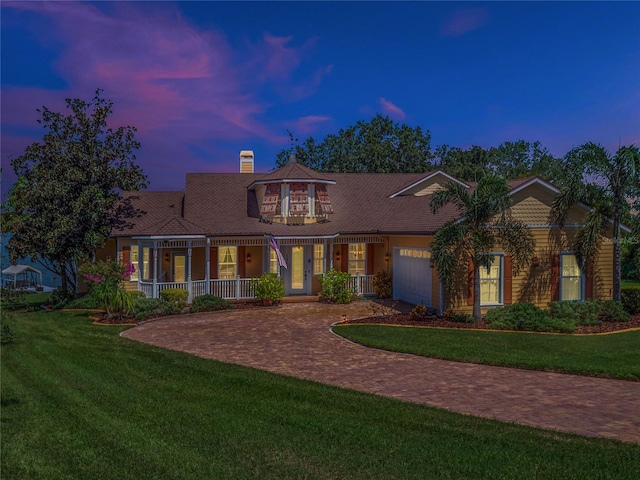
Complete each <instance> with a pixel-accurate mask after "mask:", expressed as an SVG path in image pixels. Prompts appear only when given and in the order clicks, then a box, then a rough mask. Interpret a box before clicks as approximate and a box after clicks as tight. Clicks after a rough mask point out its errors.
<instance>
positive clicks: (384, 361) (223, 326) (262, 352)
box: [122, 301, 640, 443]
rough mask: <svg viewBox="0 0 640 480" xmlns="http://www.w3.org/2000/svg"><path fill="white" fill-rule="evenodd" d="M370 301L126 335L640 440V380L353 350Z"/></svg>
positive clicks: (239, 315)
mask: <svg viewBox="0 0 640 480" xmlns="http://www.w3.org/2000/svg"><path fill="white" fill-rule="evenodd" d="M343 313H346V314H347V315H349V316H350V317H363V316H368V315H370V314H371V308H370V302H368V301H360V302H354V303H352V304H350V305H347V306H344V305H326V304H320V303H297V304H284V305H282V306H280V307H275V308H267V309H247V310H237V311H232V312H224V313H216V314H200V315H189V316H183V317H171V318H167V319H161V320H156V321H152V322H148V323H144V324H142V325H139V326H137V327H135V328H132V329H129V330H126V331H125V332H123V333H122V336H124V337H126V338H130V339H134V340H138V341H140V342H144V343H149V344H152V345H157V346H159V347H164V348H168V349H172V350H180V351H183V352H188V353H192V354H194V355H198V356H200V357H204V358H210V359H215V360H219V361H221V362H226V363H234V364H238V365H244V366H247V367H253V368H258V369H261V370H266V371H269V372H273V373H277V374H280V375H288V376H292V377H298V378H304V379H307V380H313V381H317V382H321V383H326V384H330V385H336V386H338V387H343V388H350V389H354V390H360V391H363V392H370V393H374V394H377V395H384V396H387V397H393V398H396V399H399V400H403V401H408V402H414V403H421V404H424V405H429V406H433V407H440V408H444V409H447V410H451V411H455V412H460V413H466V414H470V415H476V416H480V417H487V418H494V419H498V420H502V421H506V422H515V423H520V424H524V425H530V426H534V427H541V428H550V429H556V430H561V431H565V432H574V433H579V434H582V435H587V436H601V437H607V438H614V439H619V440H623V441H627V442H634V443H640V382H627V381H622V380H608V379H600V378H592V377H580V376H576V375H564V374H559V373H547V372H537V371H529V370H518V369H513V368H502V367H491V366H484V365H473V364H468V363H460V362H450V361H445V360H436V359H431V358H423V357H418V356H414V355H408V354H400V353H391V352H385V351H381V350H375V349H371V348H366V347H363V346H360V345H356V344H353V343H351V342H349V341H347V340H344V339H343V338H341V337H338V336H337V335H335V334H333V333H332V332H331V330H330V325H331V324H332V323H334V322H336V321H339V320H340V317H341V315H342V314H343Z"/></svg>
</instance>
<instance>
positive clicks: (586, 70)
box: [0, 1, 640, 190]
mask: <svg viewBox="0 0 640 480" xmlns="http://www.w3.org/2000/svg"><path fill="white" fill-rule="evenodd" d="M0 8H1V14H2V16H1V25H2V38H1V41H2V43H1V45H2V47H1V48H2V52H1V53H2V55H1V62H2V64H1V67H2V71H1V88H2V90H1V93H2V98H1V100H2V110H1V114H2V117H1V134H2V151H1V160H2V166H3V173H2V175H3V190H5V189H6V188H7V186H8V185H9V184H10V183H11V182H12V181H13V180H14V178H15V177H14V176H13V173H12V171H11V168H10V167H9V165H8V161H9V158H10V157H11V156H16V155H20V154H21V153H22V152H23V151H24V148H25V147H26V146H27V145H28V144H29V143H31V142H33V141H36V140H38V139H40V138H41V137H42V135H43V131H42V129H41V127H39V126H38V125H37V123H36V120H37V118H38V117H37V114H36V109H37V108H39V107H41V106H42V105H46V106H47V107H49V108H52V109H58V110H62V109H63V108H64V98H67V97H78V98H85V99H89V98H91V97H92V95H93V92H94V91H95V89H96V88H98V87H99V88H102V89H104V96H105V97H106V98H109V99H111V100H113V101H114V109H115V114H114V116H113V126H114V127H116V126H119V125H133V126H135V127H137V128H138V134H137V139H138V140H139V141H140V142H141V144H142V147H141V149H140V150H139V151H138V153H137V158H138V162H139V163H140V164H141V165H142V167H143V168H144V170H145V172H146V173H147V174H148V175H149V178H150V182H151V185H150V188H151V189H154V190H160V189H162V190H165V189H166V190H176V189H181V188H183V186H184V174H185V173H186V172H221V171H237V169H238V154H239V151H240V150H244V149H252V150H254V151H255V154H256V170H258V171H268V170H270V169H271V168H273V166H274V164H275V157H276V154H277V153H278V152H279V151H280V150H282V149H285V148H288V146H289V141H288V135H287V130H289V131H291V132H292V133H293V134H294V135H295V136H296V137H298V138H299V139H300V140H303V139H305V138H307V137H308V136H313V137H315V138H316V139H322V138H324V136H325V135H327V134H328V133H336V132H337V131H338V130H339V129H340V128H346V127H348V126H350V125H352V124H354V123H355V122H356V121H358V120H361V119H363V120H369V119H370V118H371V117H373V116H374V115H376V114H377V113H381V114H383V115H388V116H389V117H391V118H392V119H394V120H395V121H398V122H401V123H406V124H408V125H410V126H412V127H416V126H420V127H422V128H423V129H426V130H429V131H430V132H431V134H432V147H433V148H435V147H436V146H437V145H441V144H448V145H452V146H459V147H463V148H466V147H470V146H471V145H480V146H483V147H487V148H488V147H491V146H497V145H499V144H500V143H502V142H504V141H515V140H518V139H524V140H528V141H535V140H539V141H540V142H542V144H543V145H544V146H546V147H547V148H549V149H550V151H551V152H552V153H553V154H554V155H556V156H562V155H564V154H565V153H566V152H567V151H568V150H569V149H570V148H571V147H573V146H575V145H577V144H580V143H582V142H584V141H587V140H590V141H595V142H599V143H602V144H603V145H604V146H605V147H607V148H608V149H610V150H612V151H615V150H616V149H617V147H618V145H619V144H620V143H622V144H630V143H635V144H636V145H638V144H640V28H639V25H640V3H639V2H566V3H565V2H339V3H338V2H283V3H276V2H242V1H240V2H99V3H92V2H79V3H76V2H43V3H39V2H4V1H3V2H2V4H1V7H0Z"/></svg>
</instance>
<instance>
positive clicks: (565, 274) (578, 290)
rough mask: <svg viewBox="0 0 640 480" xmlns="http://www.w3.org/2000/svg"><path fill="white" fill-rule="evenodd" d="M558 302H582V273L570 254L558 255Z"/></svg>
mask: <svg viewBox="0 0 640 480" xmlns="http://www.w3.org/2000/svg"><path fill="white" fill-rule="evenodd" d="M560 300H570V301H580V300H582V272H581V271H580V267H579V266H578V261H577V260H576V257H575V255H573V254H572V253H563V254H562V255H560Z"/></svg>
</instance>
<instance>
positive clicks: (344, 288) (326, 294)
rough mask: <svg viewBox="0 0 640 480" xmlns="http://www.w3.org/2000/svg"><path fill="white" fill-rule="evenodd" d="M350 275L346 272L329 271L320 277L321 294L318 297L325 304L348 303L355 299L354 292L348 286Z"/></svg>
mask: <svg viewBox="0 0 640 480" xmlns="http://www.w3.org/2000/svg"><path fill="white" fill-rule="evenodd" d="M350 279H351V275H349V274H348V273H346V272H339V271H338V270H335V269H333V268H332V269H330V270H327V272H325V274H324V275H323V276H322V277H320V284H321V285H322V292H321V293H320V296H321V297H322V298H323V299H324V300H325V301H327V302H332V303H349V302H351V301H352V300H353V299H354V298H355V297H356V294H355V292H354V291H353V290H352V289H351V287H350V286H349V280H350Z"/></svg>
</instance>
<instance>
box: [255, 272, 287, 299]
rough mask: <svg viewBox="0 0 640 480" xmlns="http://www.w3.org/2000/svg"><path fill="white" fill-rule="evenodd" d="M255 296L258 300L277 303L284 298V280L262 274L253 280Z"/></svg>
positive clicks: (272, 275)
mask: <svg viewBox="0 0 640 480" xmlns="http://www.w3.org/2000/svg"><path fill="white" fill-rule="evenodd" d="M254 282H255V283H254V285H255V294H256V297H257V298H259V299H260V300H270V301H272V302H273V303H278V302H279V301H280V300H282V298H283V297H284V280H282V278H280V277H279V276H278V275H277V274H275V273H272V272H270V273H264V274H262V276H261V277H260V278H258V279H255V280H254Z"/></svg>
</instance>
